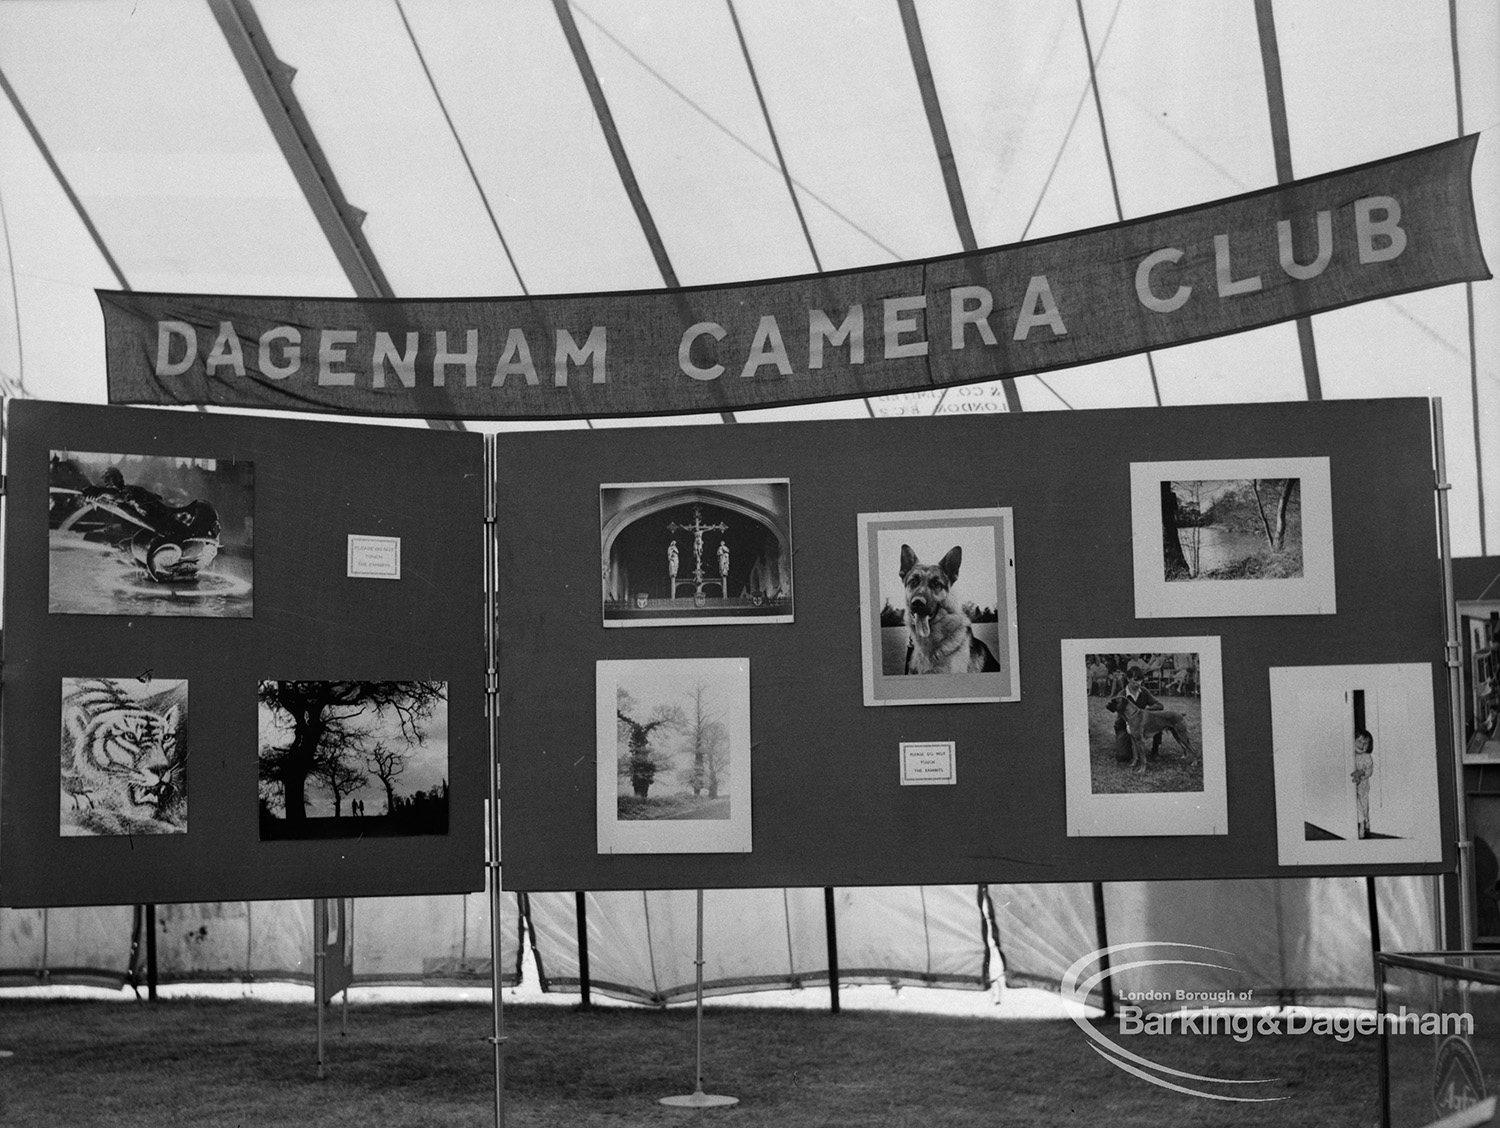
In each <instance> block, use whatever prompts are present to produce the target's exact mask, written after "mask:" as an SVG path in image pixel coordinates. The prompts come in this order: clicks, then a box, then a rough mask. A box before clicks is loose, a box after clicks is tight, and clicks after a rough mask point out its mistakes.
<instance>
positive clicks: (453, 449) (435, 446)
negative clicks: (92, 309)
mask: <svg viewBox="0 0 1500 1128" xmlns="http://www.w3.org/2000/svg"><path fill="white" fill-rule="evenodd" d="M7 423H8V426H7V431H6V437H7V440H8V441H7V445H6V450H5V456H6V471H7V487H8V488H7V492H6V497H5V534H6V535H5V593H4V595H5V633H4V638H3V645H4V666H3V672H4V693H3V696H0V725H3V736H4V740H3V744H0V904H4V905H10V906H18V907H23V906H24V907H33V906H61V905H119V904H129V903H132V902H136V903H139V902H158V903H172V902H190V901H221V900H223V901H230V900H234V901H238V900H271V899H278V898H306V897H338V896H361V897H362V896H396V895H417V894H438V893H462V892H472V891H476V890H479V889H483V888H484V826H483V819H484V816H483V811H484V798H485V796H486V794H487V793H488V788H487V784H486V773H487V769H486V758H485V749H486V747H487V738H486V722H485V702H484V690H485V641H486V640H485V624H484V617H483V615H482V613H481V608H482V602H481V595H482V593H483V590H484V575H483V561H484V548H483V538H484V510H485V507H484V489H483V486H484V441H483V438H482V436H479V435H474V434H456V433H453V432H438V431H430V430H422V429H418V428H411V427H384V426H369V425H366V424H354V423H319V422H311V421H286V420H279V419H263V418H252V417H245V416H234V415H222V414H215V415H209V414H204V413H195V412H181V411H162V410H147V409H142V408H131V407H102V406H96V405H82V404H62V403H49V402H43V401H36V400H12V401H10V402H9V404H8V405H7ZM58 449H76V450H96V451H122V452H131V453H139V454H148V455H150V454H160V455H170V456H173V457H196V458H217V459H230V460H235V461H243V462H251V463H254V464H255V466H256V481H255V553H256V555H255V608H254V614H253V616H252V617H250V618H212V617H207V618H205V617H170V616H138V617H137V616H130V615H108V616H99V615H56V614H49V613H48V611H47V604H48V593H47V587H48V506H47V497H48V452H49V451H51V450H58ZM351 532H352V533H360V534H367V535H380V536H392V537H400V538H401V544H402V559H401V564H402V579H400V580H394V581H388V582H383V583H367V582H364V581H361V580H356V579H350V578H348V576H347V575H346V571H347V569H346V553H347V535H348V534H349V533H351ZM99 674H108V675H111V676H125V675H129V676H141V675H146V674H149V676H151V677H153V678H156V679H183V680H186V681H188V682H189V683H190V685H191V693H192V732H191V739H190V754H189V759H188V764H187V769H188V777H189V780H190V785H189V787H190V789H189V819H188V825H187V833H185V834H156V835H137V836H134V837H129V836H98V837H70V838H63V837H61V836H60V835H59V833H58V831H59V827H58V804H59V770H58V766H59V740H60V733H61V728H60V709H61V693H62V683H63V679H64V678H76V677H80V676H82V677H87V676H91V675H99ZM267 678H271V679H284V678H308V679H335V678H338V679H352V680H359V681H378V680H387V679H402V678H408V679H429V680H436V681H446V682H447V683H448V685H449V700H448V719H449V733H450V748H449V755H450V759H449V772H450V779H449V794H450V797H451V809H450V821H449V830H448V833H447V834H446V835H433V836H424V837H421V838H405V839H401V838H386V839H375V838H364V839H360V838H337V839H328V840H323V841H305V840H304V841H295V842H261V841H260V836H259V828H258V815H257V795H258V779H257V768H256V764H257V756H256V752H257V735H256V730H257V726H256V686H257V685H258V683H259V682H261V681H262V680H264V679H267Z"/></svg>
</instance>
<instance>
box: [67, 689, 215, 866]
mask: <svg viewBox="0 0 1500 1128" xmlns="http://www.w3.org/2000/svg"><path fill="white" fill-rule="evenodd" d="M187 703H188V683H187V682H186V680H175V679H168V678H157V679H146V680H141V679H138V678H63V679H62V743H61V753H62V755H61V760H60V765H59V766H60V771H59V776H58V779H59V789H58V790H59V798H60V813H59V817H58V834H59V835H60V836H62V837H65V838H67V837H85V836H103V835H126V834H132V835H133V834H186V833H187V795H188V793H187V753H188V743H187Z"/></svg>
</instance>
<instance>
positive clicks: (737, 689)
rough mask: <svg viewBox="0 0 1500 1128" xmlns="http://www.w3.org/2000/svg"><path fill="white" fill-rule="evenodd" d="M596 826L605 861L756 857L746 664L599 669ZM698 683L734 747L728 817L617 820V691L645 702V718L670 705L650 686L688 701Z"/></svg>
mask: <svg viewBox="0 0 1500 1128" xmlns="http://www.w3.org/2000/svg"><path fill="white" fill-rule="evenodd" d="M595 671H596V672H595V679H594V691H595V749H596V751H595V757H596V769H597V770H596V774H595V788H594V793H595V823H596V826H597V841H598V845H597V852H598V853H600V854H748V853H750V850H751V842H752V838H751V822H750V811H751V755H752V752H751V744H750V659H749V658H640V659H630V660H610V661H599V662H596V663H595ZM694 684H707V685H710V686H711V687H713V688H714V689H715V690H716V691H717V694H718V698H719V700H718V701H717V702H716V703H715V707H716V708H718V709H722V713H721V714H719V715H718V716H717V717H716V718H715V719H716V720H717V721H718V722H719V723H721V724H722V725H723V727H724V730H725V735H726V738H727V740H728V743H729V786H728V788H727V790H728V796H729V814H728V817H727V818H718V817H705V818H692V817H688V818H677V819H664V818H646V819H622V818H620V817H619V809H620V808H619V804H620V797H619V778H620V777H619V768H618V763H619V751H618V749H619V739H620V737H619V727H618V724H617V713H616V710H617V708H618V702H619V697H618V691H619V690H620V689H625V690H626V691H627V692H631V693H632V696H635V697H638V698H640V699H641V705H642V707H643V708H644V709H646V710H647V711H648V712H649V710H651V709H652V708H654V707H655V705H657V704H665V703H666V702H665V701H664V700H661V694H660V693H659V692H658V693H655V694H653V693H652V692H651V690H650V688H648V687H653V686H661V685H666V686H670V687H672V693H671V694H669V695H673V696H676V697H679V698H686V696H687V695H688V693H689V691H690V690H691V688H692V686H693V685H694Z"/></svg>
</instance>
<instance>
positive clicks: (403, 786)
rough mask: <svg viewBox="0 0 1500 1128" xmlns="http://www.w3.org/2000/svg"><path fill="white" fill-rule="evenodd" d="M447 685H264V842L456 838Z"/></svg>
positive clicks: (261, 723)
mask: <svg viewBox="0 0 1500 1128" xmlns="http://www.w3.org/2000/svg"><path fill="white" fill-rule="evenodd" d="M447 698H448V684H447V683H446V682H437V681H383V682H365V681H263V682H261V683H260V687H259V690H258V700H259V730H260V738H259V760H260V837H261V839H262V840H269V839H289V838H290V839H308V838H353V837H360V836H372V835H381V836H397V835H402V836H404V835H417V834H447V833H448V700H447Z"/></svg>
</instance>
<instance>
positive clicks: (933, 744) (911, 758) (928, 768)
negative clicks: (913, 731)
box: [901, 740, 958, 787]
mask: <svg viewBox="0 0 1500 1128" xmlns="http://www.w3.org/2000/svg"><path fill="white" fill-rule="evenodd" d="M957 782H958V776H957V774H956V766H955V764H954V743H953V741H951V740H922V741H908V740H903V741H902V742H901V785H902V786H903V787H905V786H907V785H908V784H934V783H957Z"/></svg>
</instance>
